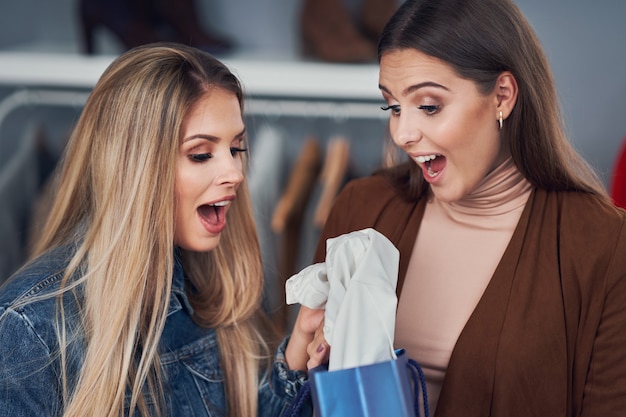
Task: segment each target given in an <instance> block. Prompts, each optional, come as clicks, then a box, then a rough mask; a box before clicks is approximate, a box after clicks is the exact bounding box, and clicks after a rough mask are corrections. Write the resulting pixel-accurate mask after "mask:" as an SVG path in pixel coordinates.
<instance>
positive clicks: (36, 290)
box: [0, 248, 71, 307]
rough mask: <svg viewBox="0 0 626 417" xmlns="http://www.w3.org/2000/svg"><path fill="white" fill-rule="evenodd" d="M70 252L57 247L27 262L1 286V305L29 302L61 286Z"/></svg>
mask: <svg viewBox="0 0 626 417" xmlns="http://www.w3.org/2000/svg"><path fill="white" fill-rule="evenodd" d="M70 256H71V255H70V253H69V252H68V250H67V249H66V248H57V249H54V250H51V251H50V252H47V253H45V254H43V255H41V256H39V257H38V258H35V259H33V260H32V261H29V262H28V263H26V264H25V265H24V266H23V267H22V268H20V269H19V270H18V271H17V272H15V273H14V274H13V275H12V276H11V277H9V279H8V280H7V281H6V282H5V283H4V284H3V285H2V286H1V287H0V306H2V307H6V306H11V305H13V304H16V303H20V304H21V303H23V302H27V301H28V300H29V299H33V298H36V297H38V296H42V295H45V294H48V293H50V292H53V291H55V290H56V289H58V288H59V285H60V282H61V280H62V279H63V276H64V271H65V268H66V266H67V263H68V261H69V257H70Z"/></svg>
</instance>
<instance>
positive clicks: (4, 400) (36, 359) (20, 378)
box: [0, 308, 61, 417]
mask: <svg viewBox="0 0 626 417" xmlns="http://www.w3.org/2000/svg"><path fill="white" fill-rule="evenodd" d="M0 317H2V320H1V321H0V334H1V335H2V337H0V417H40V416H57V415H60V414H61V412H60V401H59V396H58V394H59V392H60V391H59V385H58V381H59V379H58V377H57V372H55V370H54V366H53V365H52V364H51V363H52V360H51V355H50V352H49V349H48V347H47V346H46V345H45V343H44V342H43V341H42V340H41V338H40V337H39V335H38V334H37V333H36V332H35V331H34V329H33V328H32V326H31V324H30V322H29V320H28V319H27V318H26V317H24V316H22V315H21V314H19V313H17V312H15V311H13V310H5V309H1V308H0Z"/></svg>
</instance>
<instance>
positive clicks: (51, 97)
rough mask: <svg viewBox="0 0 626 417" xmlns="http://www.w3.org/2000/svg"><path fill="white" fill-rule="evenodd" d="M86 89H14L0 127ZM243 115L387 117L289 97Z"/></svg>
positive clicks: (253, 102)
mask: <svg viewBox="0 0 626 417" xmlns="http://www.w3.org/2000/svg"><path fill="white" fill-rule="evenodd" d="M88 97H89V92H83V91H64V90H59V89H45V88H32V89H21V90H17V91H15V92H13V93H11V94H9V95H8V96H7V97H5V98H4V99H2V100H1V101H0V127H1V126H2V124H3V121H4V120H5V119H6V118H7V117H8V116H9V114H10V113H11V112H13V111H14V110H16V109H18V108H20V107H28V106H59V107H71V108H80V107H82V106H84V104H85V102H86V101H87V98H88ZM245 114H246V115H249V116H265V117H269V118H273V119H275V118H280V117H303V118H312V119H317V118H325V119H331V120H334V121H336V122H343V121H346V120H350V119H381V120H384V119H386V118H387V117H388V116H387V114H385V113H384V112H383V111H381V110H380V107H379V106H376V105H374V104H372V103H359V102H336V101H329V100H291V99H269V98H265V99H256V98H247V99H246V102H245Z"/></svg>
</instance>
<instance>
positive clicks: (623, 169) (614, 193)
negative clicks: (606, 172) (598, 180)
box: [610, 138, 626, 208]
mask: <svg viewBox="0 0 626 417" xmlns="http://www.w3.org/2000/svg"><path fill="white" fill-rule="evenodd" d="M610 194H611V198H612V199H613V202H614V203H615V204H616V205H617V206H619V207H623V208H626V138H624V143H623V144H622V148H621V150H620V152H619V154H618V155H617V159H616V161H615V167H614V168H613V176H612V178H611V190H610Z"/></svg>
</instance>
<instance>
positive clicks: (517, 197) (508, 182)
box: [438, 157, 532, 220]
mask: <svg viewBox="0 0 626 417" xmlns="http://www.w3.org/2000/svg"><path fill="white" fill-rule="evenodd" d="M531 190H532V185H531V184H530V183H529V182H528V181H527V180H526V178H524V176H523V175H522V173H521V172H520V171H519V170H518V169H517V166H516V165H515V163H514V162H513V159H512V158H511V157H509V158H507V159H506V160H505V161H504V162H502V163H501V164H500V165H498V166H497V167H496V168H495V169H494V170H493V171H491V172H490V173H489V174H488V175H487V176H486V177H485V178H484V179H483V180H482V181H481V182H480V184H479V185H478V186H477V187H476V189H475V190H474V191H472V192H471V193H470V194H468V195H467V196H465V198H463V199H462V200H459V201H456V202H453V203H443V202H438V203H439V204H440V205H441V206H442V208H443V209H444V210H445V211H446V212H448V214H449V215H451V216H452V217H453V218H455V219H456V220H462V219H461V218H458V217H457V215H459V216H462V217H465V216H472V217H474V218H475V216H481V217H491V216H499V215H503V214H506V213H509V212H511V211H515V210H517V209H519V208H520V207H523V206H524V205H525V204H526V201H527V200H528V196H529V195H530V192H531ZM455 213H456V215H455Z"/></svg>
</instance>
